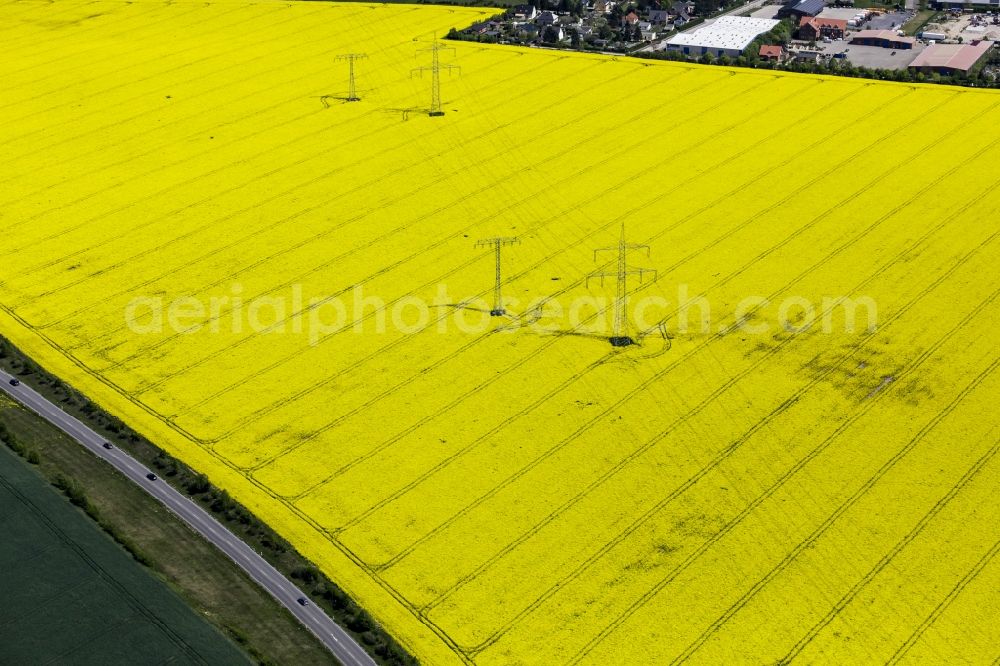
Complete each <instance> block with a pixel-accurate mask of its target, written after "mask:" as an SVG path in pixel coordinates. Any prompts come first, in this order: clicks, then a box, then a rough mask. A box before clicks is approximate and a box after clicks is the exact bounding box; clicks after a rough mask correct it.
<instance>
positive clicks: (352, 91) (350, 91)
mask: <svg viewBox="0 0 1000 666" xmlns="http://www.w3.org/2000/svg"><path fill="white" fill-rule="evenodd" d="M367 57H368V54H367V53H342V54H340V55H338V56H337V60H346V61H347V66H348V69H349V70H350V79H349V82H348V87H347V99H346V101H348V102H360V101H361V98H360V97H358V87H357V85H355V81H354V63H355V62H357V61H358V60H364V59H365V58H367Z"/></svg>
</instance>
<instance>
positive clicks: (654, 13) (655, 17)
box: [649, 9, 670, 25]
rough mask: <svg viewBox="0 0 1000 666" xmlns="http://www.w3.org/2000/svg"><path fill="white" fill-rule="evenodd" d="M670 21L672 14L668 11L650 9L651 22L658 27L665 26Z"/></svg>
mask: <svg viewBox="0 0 1000 666" xmlns="http://www.w3.org/2000/svg"><path fill="white" fill-rule="evenodd" d="M669 19H670V12H669V11H667V10H666V9H650V10H649V22H650V23H655V24H656V25H664V24H666V22H667V21H668V20H669Z"/></svg>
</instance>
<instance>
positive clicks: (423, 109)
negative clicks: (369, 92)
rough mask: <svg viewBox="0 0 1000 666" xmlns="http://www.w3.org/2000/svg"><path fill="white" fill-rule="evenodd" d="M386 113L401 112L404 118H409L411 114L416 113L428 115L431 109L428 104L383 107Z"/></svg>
mask: <svg viewBox="0 0 1000 666" xmlns="http://www.w3.org/2000/svg"><path fill="white" fill-rule="evenodd" d="M382 111H383V112H384V113H399V114H402V116H403V120H409V119H410V114H411V113H415V114H417V115H423V116H426V115H428V114H430V112H431V109H430V107H427V106H408V107H393V106H390V107H387V108H384V109H382Z"/></svg>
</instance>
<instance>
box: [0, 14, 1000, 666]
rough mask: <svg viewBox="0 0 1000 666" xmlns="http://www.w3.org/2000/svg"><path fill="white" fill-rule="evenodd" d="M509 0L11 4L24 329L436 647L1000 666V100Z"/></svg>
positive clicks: (6, 251) (3, 250)
mask: <svg viewBox="0 0 1000 666" xmlns="http://www.w3.org/2000/svg"><path fill="white" fill-rule="evenodd" d="M492 13H493V12H492V11H487V10H478V9H461V8H446V7H430V6H424V7H418V6H409V5H363V4H335V3H325V2H302V3H296V2H277V1H267V0H261V1H257V2H246V1H241V0H218V1H216V0H209V1H208V2H203V1H197V2H194V1H187V0H178V1H168V2H153V1H145V0H138V1H135V2H120V1H115V0H96V1H91V2H83V1H81V0H61V1H60V2H55V3H49V2H40V1H35V0H7V1H3V2H0V35H2V36H0V43H2V44H3V56H2V58H0V160H2V161H0V164H2V167H3V169H2V173H0V199H2V202H0V305H2V314H0V332H2V333H3V334H4V335H6V336H8V337H10V338H11V339H12V340H13V341H14V342H15V343H16V344H18V345H20V346H22V347H23V348H24V349H25V350H26V351H28V352H29V353H31V354H32V355H33V356H35V357H36V358H37V359H38V360H39V361H40V362H41V363H42V364H44V365H46V366H47V367H49V368H50V369H51V370H53V371H54V372H56V373H58V374H60V375H61V376H63V377H64V378H66V379H67V380H68V381H69V382H71V383H73V384H74V385H76V386H77V387H78V388H79V389H81V390H82V391H84V392H85V393H87V394H88V395H90V396H92V397H93V398H94V399H95V400H97V401H98V402H100V403H101V404H102V405H103V406H104V407H105V408H107V409H108V410H110V411H112V412H114V413H116V414H118V415H119V416H121V417H122V418H123V419H125V420H127V421H128V422H129V423H131V424H133V425H134V426H135V427H137V428H138V429H139V430H141V431H142V432H143V433H145V434H146V435H148V436H149V437H150V438H152V439H153V440H154V441H156V442H157V443H159V444H160V445H161V446H163V447H164V448H166V449H167V450H168V451H170V452H171V453H172V454H174V455H176V456H178V457H179V458H181V459H183V460H184V461H185V462H187V463H188V464H190V465H192V466H193V467H194V468H196V469H198V470H201V471H203V472H205V473H206V474H208V476H209V477H210V478H211V479H212V481H213V482H215V483H217V484H219V485H220V486H222V487H224V488H226V489H228V490H229V491H230V493H231V494H232V495H233V496H234V497H235V498H237V499H238V500H239V501H241V502H243V503H245V504H246V505H247V506H248V507H250V508H251V509H252V510H253V511H255V512H256V513H258V514H259V515H260V516H261V517H262V518H263V519H264V520H266V521H267V522H268V523H270V524H272V525H273V526H274V527H275V528H276V529H278V530H279V531H280V532H281V533H282V534H283V535H284V536H285V537H287V538H288V539H289V540H290V541H291V542H292V543H294V544H295V546H296V547H297V548H299V549H300V550H301V551H302V552H303V553H304V554H305V555H307V556H308V557H310V558H311V559H313V560H314V561H315V562H316V563H317V564H318V565H319V566H320V567H321V568H322V569H323V570H324V571H325V572H326V573H327V574H329V575H330V576H331V577H332V578H333V579H334V580H336V581H337V582H338V583H340V584H341V585H342V586H343V587H344V588H345V589H346V590H348V591H349V592H350V593H351V594H352V595H354V596H355V597H356V598H357V599H358V600H359V601H360V603H362V604H363V605H364V606H365V607H366V608H368V609H370V610H371V611H372V613H373V615H374V616H375V617H377V618H378V620H379V621H380V622H382V623H383V624H384V625H385V626H386V627H387V628H388V629H389V631H390V632H392V633H393V634H394V635H395V636H397V637H398V638H399V640H400V641H401V642H402V643H403V644H404V645H405V646H406V647H407V648H408V649H410V650H412V651H413V652H414V653H415V654H416V655H417V656H418V657H419V658H420V659H421V660H422V661H423V662H424V663H427V664H459V663H469V664H472V663H475V664H479V665H482V666H493V665H498V666H499V665H507V664H543V665H550V664H576V663H581V664H668V663H672V662H674V661H681V660H690V661H691V662H693V663H704V664H720V663H760V664H763V663H775V662H778V661H787V660H793V661H796V662H801V663H824V664H848V663H884V662H892V663H895V662H897V661H899V662H903V663H913V664H927V663H975V664H989V663H993V662H994V660H996V659H997V658H998V657H1000V647H998V646H1000V594H998V592H997V590H998V589H1000V558H997V557H996V554H997V552H998V550H1000V529H998V525H1000V508H998V503H997V493H996V488H997V484H998V483H1000V460H998V459H997V458H996V456H995V454H996V453H997V450H998V447H1000V419H998V418H997V416H996V404H995V403H996V397H997V395H998V391H1000V372H997V367H998V365H1000V333H998V326H1000V300H998V298H997V296H998V294H1000V280H998V279H997V272H996V267H997V266H998V265H1000V238H998V237H1000V225H998V222H997V221H998V219H1000V217H998V215H1000V210H998V209H1000V189H998V185H1000V159H998V155H1000V124H998V121H997V119H998V118H1000V94H997V93H996V92H989V91H981V90H975V89H958V88H947V87H934V86H914V85H903V84H895V83H879V82H872V81H867V80H862V79H834V78H826V77H821V76H810V75H785V74H777V73H774V72H770V71H765V70H759V71H758V70H739V69H726V68H722V67H703V66H693V65H685V64H676V63H661V62H651V61H642V60H638V59H628V58H614V57H608V56H600V55H582V54H570V53H566V52H559V51H543V50H537V49H535V50H529V49H518V48H507V47H499V46H480V45H477V44H471V43H447V44H446V45H447V46H450V47H453V48H454V50H453V51H449V50H443V51H441V52H440V58H441V62H442V63H443V64H453V65H457V66H460V67H461V70H460V71H459V70H446V71H445V72H442V75H441V90H442V100H443V110H444V111H445V116H444V117H435V118H432V117H428V115H427V113H426V112H427V110H428V108H429V105H430V103H431V92H430V91H431V80H432V79H431V75H430V74H429V73H428V72H424V73H423V74H422V75H421V74H420V73H419V72H418V73H411V70H412V69H413V68H417V67H424V66H429V65H430V64H431V55H430V52H428V51H425V50H424V49H426V48H428V47H429V46H430V45H431V44H432V43H433V40H434V37H435V35H438V36H440V35H442V34H444V33H445V32H447V30H448V29H449V28H450V27H452V26H458V27H462V26H465V25H468V24H471V23H473V22H475V21H477V20H481V19H483V18H484V17H486V16H489V15H490V14H492ZM349 52H364V53H367V55H368V58H367V59H365V60H360V61H358V62H357V63H356V74H357V88H358V94H359V96H360V97H361V98H362V99H361V101H360V102H352V103H347V102H345V101H343V98H344V97H346V96H347V63H346V62H345V61H343V60H337V59H336V56H337V55H338V54H344V53H349ZM623 227H624V233H625V236H626V241H627V243H633V244H637V245H648V246H649V249H648V254H647V251H646V250H644V249H642V248H633V249H632V250H631V251H630V252H629V253H628V262H629V264H630V265H631V266H635V267H645V268H650V269H655V270H656V271H657V272H656V273H655V274H653V273H651V272H647V273H646V274H645V275H643V276H642V281H641V282H640V276H639V275H638V274H635V273H633V274H630V275H629V276H628V280H629V281H628V282H627V288H628V290H629V292H630V300H629V303H628V305H629V307H628V308H627V315H628V326H629V328H628V331H627V332H628V334H629V335H631V336H632V337H633V338H635V339H636V341H637V342H639V343H640V344H637V345H632V346H627V347H617V348H616V347H612V346H611V345H610V344H609V343H608V340H607V338H608V336H609V335H610V332H609V330H608V327H609V326H610V323H611V318H612V310H613V308H612V307H611V305H612V303H611V299H613V297H614V294H615V287H616V280H615V277H614V275H611V276H610V277H605V278H604V281H603V283H602V282H601V280H600V279H590V280H587V276H588V275H589V274H590V273H592V272H594V271H599V272H604V273H614V272H615V271H616V266H617V264H616V255H615V252H613V251H612V252H601V253H598V254H597V256H596V260H595V255H594V250H595V249H596V248H601V247H609V246H612V247H613V246H616V245H617V244H618V243H619V241H620V235H621V233H622V229H623ZM493 237H517V238H518V239H519V240H520V244H514V245H509V246H504V247H503V248H502V254H501V261H500V268H501V270H502V274H503V288H504V293H505V298H506V299H507V300H506V301H505V305H506V309H507V310H508V311H509V313H508V316H505V317H490V316H489V312H488V311H489V309H490V308H491V307H492V306H493V303H492V296H493V280H494V270H495V266H494V254H493V252H492V250H491V249H490V248H489V247H478V248H477V247H476V246H475V245H476V242H477V241H478V240H480V239H484V238H493ZM382 305H384V308H382V307H381V306H382ZM852 308H853V309H852ZM852 318H853V319H854V321H853V322H852V321H851V320H852ZM852 324H853V325H852Z"/></svg>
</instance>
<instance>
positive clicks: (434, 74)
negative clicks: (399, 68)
mask: <svg viewBox="0 0 1000 666" xmlns="http://www.w3.org/2000/svg"><path fill="white" fill-rule="evenodd" d="M441 51H451V52H453V53H454V51H455V49H454V48H453V47H450V46H442V45H441V43H440V42H438V41H437V39H435V40H434V41H433V42H432V43H431V45H430V47H429V48H426V49H419V50H418V51H417V53H427V52H430V54H431V64H430V65H429V66H425V67H415V68H414V69H413V70H411V71H410V76H411V77H412V76H413V75H414V74H416V73H419V74H420V76H421V78H423V75H424V72H430V73H431V109H430V111H429V112H428V114H427V115H429V116H443V115H444V111H443V110H442V109H441V70H446V71H447V72H448V74H451V72H452V70H459V72H461V69H462V68H461V67H459V66H458V65H449V64H441V56H440V53H441Z"/></svg>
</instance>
